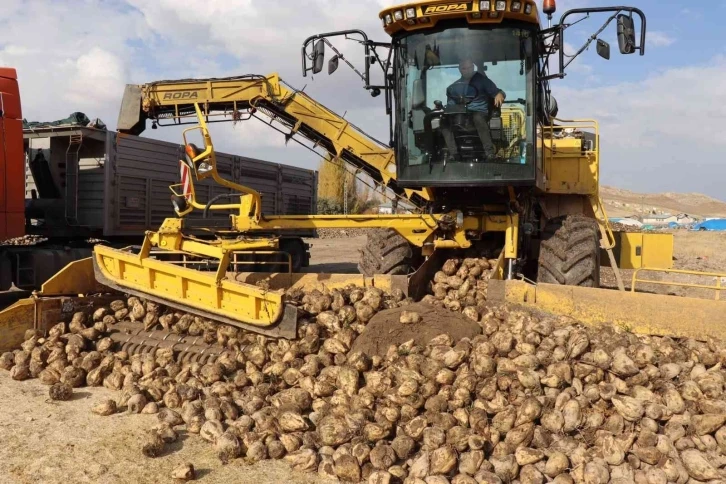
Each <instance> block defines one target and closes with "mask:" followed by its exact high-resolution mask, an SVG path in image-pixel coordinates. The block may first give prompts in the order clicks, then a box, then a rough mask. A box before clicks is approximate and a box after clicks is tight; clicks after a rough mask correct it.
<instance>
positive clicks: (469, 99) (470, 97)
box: [452, 82, 479, 106]
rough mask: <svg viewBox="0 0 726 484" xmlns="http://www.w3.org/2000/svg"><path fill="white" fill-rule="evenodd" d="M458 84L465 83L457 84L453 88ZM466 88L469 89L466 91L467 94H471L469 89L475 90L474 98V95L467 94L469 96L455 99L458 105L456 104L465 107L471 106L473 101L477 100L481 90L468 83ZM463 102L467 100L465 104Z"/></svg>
mask: <svg viewBox="0 0 726 484" xmlns="http://www.w3.org/2000/svg"><path fill="white" fill-rule="evenodd" d="M456 84H464V83H463V82H455V83H454V84H452V87H453V86H455V85H456ZM466 88H467V89H466V92H467V93H469V89H470V88H471V89H474V95H473V96H472V95H468V94H467V95H465V96H456V97H455V98H454V99H456V100H457V103H456V104H463V105H464V106H468V105H469V104H471V102H472V101H473V100H474V99H476V98H477V97H478V96H479V89H477V87H476V86H474V85H473V84H469V83H468V82H467V83H466ZM462 100H467V101H465V102H461V101H462Z"/></svg>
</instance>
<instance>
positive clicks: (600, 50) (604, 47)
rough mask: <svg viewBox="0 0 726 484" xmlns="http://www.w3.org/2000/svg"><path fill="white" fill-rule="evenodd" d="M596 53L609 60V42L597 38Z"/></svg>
mask: <svg viewBox="0 0 726 484" xmlns="http://www.w3.org/2000/svg"><path fill="white" fill-rule="evenodd" d="M595 48H596V50H597V55H599V56H600V57H602V58H603V59H605V60H610V44H608V43H607V42H605V41H604V40H600V39H597V45H596V47H595Z"/></svg>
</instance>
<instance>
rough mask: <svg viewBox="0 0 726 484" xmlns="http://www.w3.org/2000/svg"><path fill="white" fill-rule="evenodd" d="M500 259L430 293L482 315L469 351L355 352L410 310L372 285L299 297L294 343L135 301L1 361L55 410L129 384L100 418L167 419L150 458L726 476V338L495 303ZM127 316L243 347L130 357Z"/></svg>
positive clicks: (437, 480) (349, 469)
mask: <svg viewBox="0 0 726 484" xmlns="http://www.w3.org/2000/svg"><path fill="white" fill-rule="evenodd" d="M491 263H492V262H491V261H489V260H487V259H464V260H449V261H447V263H446V264H445V265H444V268H443V270H442V271H441V272H439V273H437V274H436V276H435V279H434V281H433V283H432V294H430V295H429V296H427V297H426V298H425V302H428V303H431V304H434V305H439V306H442V307H446V308H448V309H450V310H453V311H459V312H463V314H464V315H465V316H466V317H468V318H470V319H472V320H475V321H477V322H478V325H479V326H480V328H481V334H479V335H477V336H475V337H473V338H465V339H462V340H460V341H452V339H451V337H450V336H449V335H447V334H441V335H439V336H437V337H435V338H433V339H432V340H431V341H429V342H428V344H426V345H425V346H416V345H414V344H413V343H412V342H411V341H408V342H405V343H403V344H400V345H398V346H391V347H390V348H388V351H386V352H384V354H380V355H367V354H363V353H360V352H350V349H351V346H352V345H353V342H354V340H356V338H358V337H359V336H360V335H361V334H365V331H366V326H367V323H368V321H369V320H370V319H371V318H372V317H374V315H375V314H376V313H378V312H380V311H384V310H386V309H390V308H396V307H399V306H401V305H407V304H409V303H410V302H411V301H409V300H407V299H404V298H403V295H402V294H401V293H400V292H399V293H397V294H384V293H382V292H381V291H380V290H378V289H372V288H369V289H365V290H364V289H361V288H348V289H345V290H332V291H329V292H320V291H312V292H307V293H304V292H301V291H290V292H289V294H288V297H289V299H290V300H291V301H292V302H293V303H295V304H297V305H298V307H299V311H300V314H301V315H302V318H301V319H300V324H299V334H298V339H297V340H295V341H288V340H276V339H271V338H266V337H263V336H260V335H255V334H252V333H248V332H244V331H241V330H238V329H235V328H233V327H229V326H224V325H220V324H216V323H214V322H212V321H208V320H205V319H202V318H199V317H195V316H192V315H189V314H183V313H180V312H175V311H174V310H168V309H166V308H164V307H161V306H159V305H157V304H154V303H152V302H145V301H143V300H140V299H138V298H136V297H131V298H128V299H127V300H125V301H124V300H118V301H115V302H113V303H112V304H111V305H110V306H109V307H104V308H101V309H98V310H96V311H95V312H94V313H93V314H92V315H84V314H82V313H78V314H76V315H75V316H74V318H73V321H72V322H70V324H65V323H59V324H57V325H56V326H54V327H53V328H52V329H51V330H50V331H49V332H48V333H47V334H37V333H35V332H32V331H31V332H29V334H28V335H27V340H26V341H25V343H23V345H22V348H21V349H18V350H17V351H14V352H12V353H5V354H3V355H2V356H1V357H0V366H1V367H2V368H4V369H6V370H9V371H10V373H11V375H12V377H13V378H15V379H17V380H23V379H26V378H31V377H34V378H39V379H40V380H41V381H42V382H43V383H45V384H48V385H50V393H51V396H52V397H53V398H56V399H67V398H69V397H70V395H71V393H72V392H73V388H77V387H81V386H85V385H88V386H100V385H103V386H105V387H107V388H111V389H114V390H118V391H119V394H118V398H116V399H115V400H109V401H101V402H99V403H98V404H97V405H96V407H94V412H96V413H98V414H100V415H108V414H111V413H115V412H122V411H126V412H129V413H156V414H157V416H158V425H156V426H155V427H154V428H153V429H149V431H148V434H147V435H146V438H145V441H144V442H142V443H141V444H140V452H143V454H144V455H146V456H148V457H154V456H157V455H159V454H161V453H163V451H164V446H165V445H167V443H169V442H172V441H174V440H175V439H176V438H177V434H176V432H177V430H179V429H181V428H185V429H186V430H187V431H188V432H190V433H196V434H199V435H200V436H201V438H203V439H205V440H206V441H208V442H209V443H210V444H211V445H213V446H214V448H215V451H216V453H217V455H218V456H219V459H221V461H222V462H224V463H228V462H230V461H232V460H233V459H244V460H245V461H247V462H255V461H262V460H265V459H283V460H284V461H286V462H288V463H289V465H291V466H292V467H293V468H295V469H298V470H302V471H307V472H313V473H318V474H320V475H322V476H329V477H333V478H338V479H340V480H341V481H346V482H361V481H362V482H369V483H376V484H384V483H406V484H422V483H427V484H445V483H452V484H474V483H487V484H494V483H522V484H532V483H544V482H553V483H558V484H564V483H571V482H576V483H587V484H604V483H608V482H610V483H623V484H624V483H631V482H635V483H647V484H666V483H679V484H683V483H695V482H712V483H716V482H726V426H725V425H724V424H726V394H725V393H724V376H725V374H724V370H723V369H722V364H723V363H724V362H726V346H725V345H724V344H723V343H722V342H719V341H707V342H699V341H695V340H690V339H688V340H676V339H671V338H668V337H653V336H641V335H635V334H632V333H630V332H628V331H625V330H622V329H619V328H614V327H606V328H592V327H584V326H582V325H579V324H577V323H576V322H573V321H570V320H566V319H564V318H555V317H547V316H536V315H533V314H530V313H528V312H526V311H524V310H520V309H514V308H508V307H504V306H493V305H489V304H488V303H487V301H486V284H487V278H488V277H489V272H490V271H489V269H490V268H491ZM399 311H400V309H399ZM379 316H380V315H379ZM420 319H421V318H420V317H418V315H417V314H413V313H411V312H409V311H404V312H402V313H401V316H400V321H399V320H396V321H393V322H392V324H408V325H409V327H411V328H412V329H413V330H415V328H416V325H425V324H426V321H425V320H420ZM128 320H131V321H137V322H138V324H139V325H142V324H143V325H145V326H146V328H147V329H149V328H157V329H159V327H163V328H165V329H168V330H169V331H172V332H174V333H179V334H190V335H198V336H202V337H203V338H204V340H205V341H206V342H207V343H210V344H218V345H221V346H223V347H224V348H226V351H225V352H224V353H223V354H222V355H221V356H220V357H219V358H218V359H217V360H216V361H215V362H214V363H211V364H204V365H202V364H199V363H192V364H179V363H177V362H176V361H175V358H174V355H173V354H172V353H171V352H170V351H168V350H159V351H157V352H156V353H155V354H147V355H144V356H137V355H134V356H129V355H128V354H126V353H124V352H114V345H113V343H112V341H111V340H110V339H109V338H108V336H107V334H108V330H109V329H110V328H111V327H113V326H114V325H115V324H117V322H119V321H128ZM401 321H402V322H401ZM187 475H189V474H188V473H187Z"/></svg>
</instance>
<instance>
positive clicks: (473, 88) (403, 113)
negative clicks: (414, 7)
mask: <svg viewBox="0 0 726 484" xmlns="http://www.w3.org/2000/svg"><path fill="white" fill-rule="evenodd" d="M532 37H533V34H532V31H530V30H527V29H522V28H513V27H499V26H497V27H486V28H483V29H482V28H479V29H470V28H468V27H461V28H448V29H446V30H443V31H440V32H433V33H415V34H412V35H409V36H407V37H404V38H403V39H401V41H400V43H399V45H398V46H397V49H396V53H397V64H396V65H397V68H396V72H397V75H398V79H397V81H398V83H397V85H398V89H397V93H396V95H397V101H398V104H397V108H398V109H397V122H396V127H397V130H396V138H397V145H396V146H397V148H398V149H397V153H396V155H397V163H398V179H399V181H402V182H403V183H405V184H407V185H413V184H417V183H418V184H419V185H421V184H423V185H425V186H436V185H437V184H438V185H442V184H462V183H465V184H470V185H475V184H481V183H486V182H498V183H500V184H501V182H502V181H512V182H532V181H533V180H534V161H533V160H534V158H533V152H532V149H531V148H530V146H531V141H532V139H533V137H532V133H533V128H534V120H533V117H532V114H533V113H534V109H533V103H534V95H533V87H532V86H533V69H532V59H533V54H532V49H533V42H532Z"/></svg>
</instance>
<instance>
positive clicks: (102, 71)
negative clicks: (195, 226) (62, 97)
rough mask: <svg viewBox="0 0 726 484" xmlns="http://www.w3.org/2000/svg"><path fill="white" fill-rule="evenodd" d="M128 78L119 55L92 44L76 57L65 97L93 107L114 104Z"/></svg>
mask: <svg viewBox="0 0 726 484" xmlns="http://www.w3.org/2000/svg"><path fill="white" fill-rule="evenodd" d="M127 78H128V76H127V75H126V72H125V67H124V64H123V62H122V60H121V59H120V58H119V57H118V56H116V55H114V54H112V53H111V52H108V51H106V50H104V49H101V48H99V47H93V48H92V49H91V50H90V51H89V52H88V53H86V54H83V55H81V56H80V57H78V59H77V60H76V62H75V71H73V72H72V74H71V78H70V85H69V87H68V91H67V93H66V97H67V99H69V100H70V101H71V102H74V103H77V104H78V105H79V106H87V107H90V108H92V109H93V108H96V106H99V105H103V104H104V103H111V102H112V103H113V104H117V103H118V101H119V100H120V98H121V94H122V93H123V88H124V84H125V82H124V81H125V80H126V79H127Z"/></svg>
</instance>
